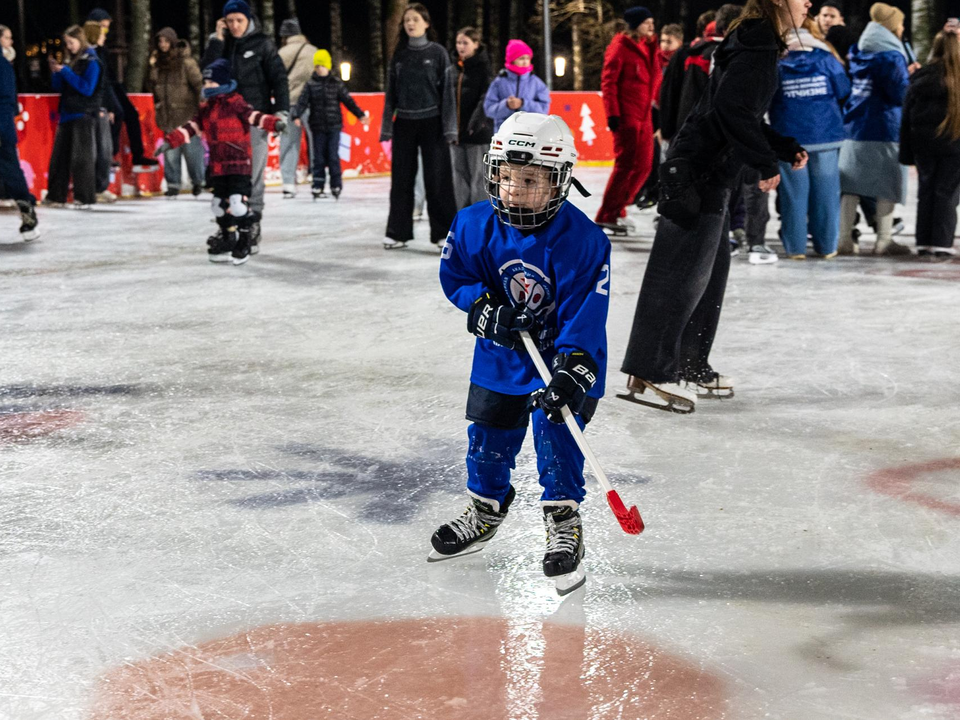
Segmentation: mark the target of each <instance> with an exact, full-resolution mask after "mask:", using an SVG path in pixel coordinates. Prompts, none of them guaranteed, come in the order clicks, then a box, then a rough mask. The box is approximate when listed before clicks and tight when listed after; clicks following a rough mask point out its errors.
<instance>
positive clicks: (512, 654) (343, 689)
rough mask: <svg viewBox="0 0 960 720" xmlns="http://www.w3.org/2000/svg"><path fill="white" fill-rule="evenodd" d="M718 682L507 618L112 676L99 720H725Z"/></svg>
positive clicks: (629, 647) (200, 654)
mask: <svg viewBox="0 0 960 720" xmlns="http://www.w3.org/2000/svg"><path fill="white" fill-rule="evenodd" d="M724 711H725V700H724V692H723V685H722V683H721V681H720V680H719V679H718V678H717V677H715V676H713V675H710V674H708V673H706V672H705V671H703V670H702V669H701V668H700V667H699V666H698V664H696V663H689V662H687V661H684V660H681V659H680V658H677V657H674V656H672V655H669V654H667V653H666V652H664V651H662V650H660V649H659V648H656V647H654V646H651V645H648V644H646V643H644V642H643V641H641V640H638V639H636V638H631V637H629V636H625V635H623V634H621V633H618V632H614V631H610V630H592V629H591V630H584V628H582V627H572V626H567V625H556V624H552V623H541V622H530V623H510V622H508V621H506V620H502V619H497V618H445V619H427V620H398V621H382V622H377V621H364V622H342V623H305V624H299V625H270V626H266V627H261V628H257V629H256V630H251V631H249V632H242V633H239V634H237V635H234V636H232V637H228V638H224V639H221V640H213V641H210V642H206V643H203V644H201V645H199V646H197V647H187V648H182V649H180V650H177V651H174V652H172V653H169V654H166V655H161V656H159V657H155V658H151V659H147V660H143V661H141V662H137V663H130V664H128V665H124V666H123V667H120V668H117V669H116V670H113V671H112V672H110V673H109V674H107V675H106V676H105V677H103V678H102V680H101V683H100V685H99V687H98V694H97V697H96V699H95V706H94V710H93V713H92V718H93V719H94V720H116V718H123V719H124V720H188V719H189V720H195V719H196V718H201V717H202V718H234V719H236V720H239V719H240V718H251V719H262V720H266V718H271V719H272V720H317V719H318V718H344V719H345V718H363V720H401V719H402V720H410V719H411V718H418V719H419V720H450V718H457V720H507V719H508V718H516V717H524V718H531V719H533V718H539V719H540V720H560V719H563V718H588V717H618V718H653V717H656V718H658V719H659V720H695V719H696V720H712V719H714V718H721V717H723V716H724Z"/></svg>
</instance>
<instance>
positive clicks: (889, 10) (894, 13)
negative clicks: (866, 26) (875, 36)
mask: <svg viewBox="0 0 960 720" xmlns="http://www.w3.org/2000/svg"><path fill="white" fill-rule="evenodd" d="M870 19H871V20H873V21H874V22H875V23H879V24H880V25H883V26H884V27H885V28H886V29H887V30H889V31H890V32H892V33H894V34H896V32H897V30H899V29H900V28H901V27H903V19H904V15H903V10H901V9H900V8H896V7H893V5H887V4H886V3H882V2H878V3H874V4H873V5H872V6H871V7H870Z"/></svg>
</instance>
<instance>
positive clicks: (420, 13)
mask: <svg viewBox="0 0 960 720" xmlns="http://www.w3.org/2000/svg"><path fill="white" fill-rule="evenodd" d="M436 37H437V34H436V31H435V30H434V29H433V26H432V25H431V24H430V12H429V11H428V10H427V8H426V7H424V6H423V5H421V4H420V3H411V4H410V5H407V9H406V10H404V12H403V18H402V20H401V21H400V28H399V38H398V39H397V49H396V51H395V52H394V53H393V57H392V58H391V59H390V68H389V71H388V75H387V92H386V94H385V97H384V103H383V124H382V125H381V127H380V141H381V142H386V141H387V140H392V141H393V151H392V157H391V171H390V216H389V218H388V219H387V232H386V240H385V241H384V243H383V246H384V247H385V248H386V249H388V250H392V249H396V248H404V247H406V246H407V242H408V241H410V240H413V186H414V183H415V182H416V179H417V155H418V153H421V152H422V153H423V178H424V181H425V184H426V191H427V212H428V213H429V215H430V242H432V243H434V244H436V245H438V246H439V245H441V244H442V243H443V240H444V239H445V238H446V237H447V232H448V231H449V229H450V223H452V222H453V216H454V215H455V214H456V212H457V208H456V203H455V201H454V198H453V193H452V192H451V191H450V190H451V187H452V184H453V178H452V175H451V170H450V151H449V149H448V143H453V142H456V140H457V134H458V133H457V108H456V98H455V97H454V92H453V78H452V76H451V75H450V73H448V72H447V68H448V67H449V66H450V58H449V57H448V56H447V51H446V49H445V48H444V47H443V46H442V45H440V44H438V43H437V42H435V40H436Z"/></svg>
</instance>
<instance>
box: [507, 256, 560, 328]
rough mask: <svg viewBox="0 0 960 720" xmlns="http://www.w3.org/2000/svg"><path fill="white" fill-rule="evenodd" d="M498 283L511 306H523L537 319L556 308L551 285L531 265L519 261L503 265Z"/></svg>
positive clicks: (548, 280) (543, 275)
mask: <svg viewBox="0 0 960 720" xmlns="http://www.w3.org/2000/svg"><path fill="white" fill-rule="evenodd" d="M500 282H501V283H503V290H504V292H505V293H506V295H507V297H508V298H510V302H511V303H512V304H513V305H515V306H518V307H520V306H524V305H525V306H526V307H527V309H528V310H530V311H531V312H532V313H533V314H534V315H536V316H537V317H544V316H546V315H549V314H550V313H551V312H553V311H554V309H555V308H556V296H555V294H554V289H553V284H552V283H551V282H550V279H549V278H548V277H547V276H546V275H545V274H544V273H543V271H542V270H540V269H539V268H537V267H534V266H533V265H529V264H524V263H523V261H521V260H511V261H510V262H508V263H505V264H504V265H503V266H502V267H501V268H500Z"/></svg>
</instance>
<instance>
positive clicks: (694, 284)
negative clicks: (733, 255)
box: [619, 0, 810, 413]
mask: <svg viewBox="0 0 960 720" xmlns="http://www.w3.org/2000/svg"><path fill="white" fill-rule="evenodd" d="M809 9H810V2H809V0H784V1H783V2H780V0H749V2H748V3H747V4H746V7H745V8H744V10H743V13H742V14H741V15H740V17H739V19H737V20H736V21H735V22H734V23H733V25H732V26H731V27H730V31H729V33H728V34H727V35H726V37H725V38H724V40H723V42H722V43H721V45H720V47H719V48H717V51H716V52H715V53H714V56H713V64H714V69H713V72H712V73H711V75H710V86H709V89H708V90H707V93H706V94H705V95H704V96H703V97H702V98H701V99H700V102H699V103H698V104H697V106H696V108H694V110H693V112H691V114H690V115H689V116H688V117H687V119H686V121H685V122H684V124H683V127H681V128H680V131H679V132H678V133H677V135H676V137H675V138H673V139H672V141H671V142H670V149H669V151H668V153H667V161H666V162H665V163H664V165H663V167H661V168H660V177H661V189H660V204H659V208H658V209H659V211H660V223H659V224H658V226H657V234H656V237H655V239H654V242H653V250H652V251H651V253H650V261H649V262H648V263H647V269H646V272H645V274H644V278H643V285H642V287H641V289H640V297H639V298H638V300H637V309H636V313H635V315H634V318H633V328H632V330H631V332H630V342H629V343H628V345H627V352H626V357H625V358H624V361H623V365H622V367H621V369H622V370H623V372H624V373H626V374H627V376H628V377H627V393H626V394H625V395H620V396H619V397H622V398H624V399H626V400H631V401H633V402H636V403H639V404H641V405H648V406H650V407H655V408H658V409H661V410H669V411H672V412H678V413H691V412H693V411H694V408H695V406H696V401H697V397H698V396H713V397H724V396H730V395H732V394H733V381H732V380H731V379H730V378H729V377H727V376H724V375H721V374H720V373H718V372H717V371H715V370H714V369H713V368H712V367H711V365H710V351H711V349H712V347H713V340H714V336H715V335H716V332H717V325H718V323H719V322H720V309H721V306H722V305H723V295H724V292H725V291H726V286H727V274H728V273H729V271H730V252H729V250H728V249H727V244H728V240H727V237H726V235H727V232H726V227H727V216H728V213H729V210H728V207H729V202H730V195H731V192H732V191H733V189H734V188H736V187H737V186H738V184H739V183H740V182H741V177H742V173H743V172H744V169H747V170H753V171H755V172H758V173H759V174H760V178H761V180H760V183H759V187H760V189H761V190H763V191H764V192H770V191H771V190H773V189H775V188H776V187H777V185H779V183H780V165H779V162H778V161H781V160H782V161H784V162H786V163H789V164H790V166H791V167H792V168H793V169H794V170H800V169H802V168H804V167H805V166H806V164H807V153H806V151H805V150H804V149H803V148H802V147H801V146H800V145H799V144H798V143H797V142H796V140H794V139H793V138H789V137H782V136H780V135H778V134H777V133H776V132H774V131H773V130H772V129H771V128H770V126H769V125H767V124H766V123H765V122H764V121H763V116H764V114H765V113H766V111H767V108H768V107H769V106H770V100H771V99H772V98H773V95H774V93H775V92H776V90H777V87H778V84H779V75H778V71H777V65H778V61H779V59H780V57H781V56H782V55H783V52H784V51H785V50H786V48H787V44H786V38H787V36H788V33H793V32H794V29H795V28H798V27H800V26H802V24H803V20H804V18H805V17H806V16H807V11H808V10H809Z"/></svg>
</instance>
